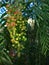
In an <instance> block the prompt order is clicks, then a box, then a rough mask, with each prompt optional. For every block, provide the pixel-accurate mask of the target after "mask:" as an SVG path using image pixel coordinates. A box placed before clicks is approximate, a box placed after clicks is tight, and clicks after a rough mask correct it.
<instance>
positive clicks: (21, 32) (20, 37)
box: [6, 5, 27, 56]
mask: <svg viewBox="0 0 49 65" xmlns="http://www.w3.org/2000/svg"><path fill="white" fill-rule="evenodd" d="M6 7H7V9H8V12H7V13H8V14H9V17H7V23H6V26H7V29H8V30H9V33H10V37H11V42H12V47H13V48H15V49H16V50H17V53H18V56H20V52H21V51H22V50H23V49H24V48H25V44H26V41H27V37H26V31H27V28H26V23H27V22H26V20H24V19H23V17H22V13H21V12H20V11H19V10H17V9H15V6H14V7H13V6H10V5H7V6H6Z"/></svg>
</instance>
